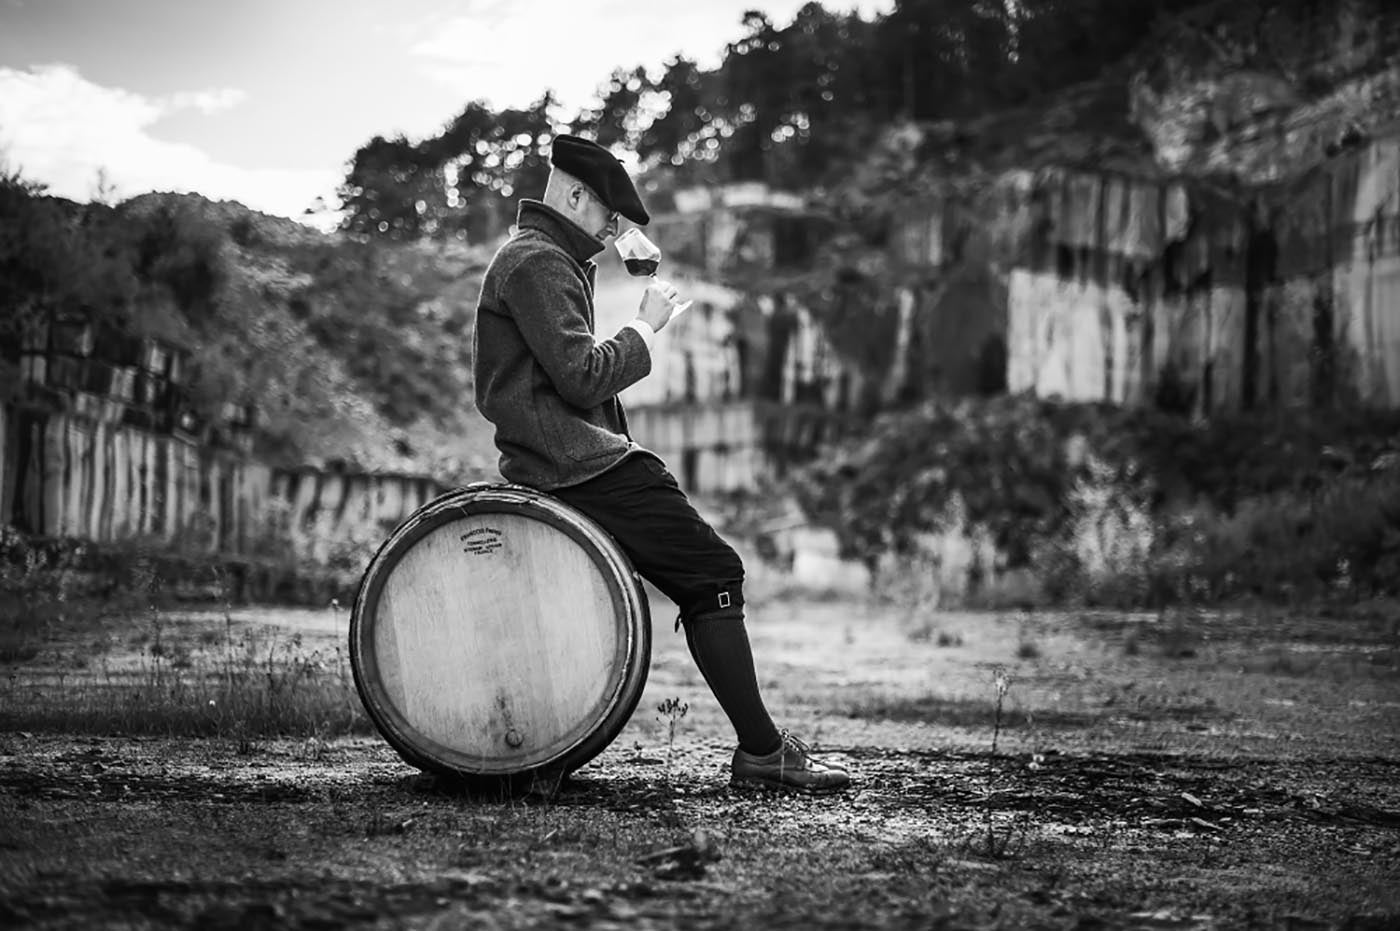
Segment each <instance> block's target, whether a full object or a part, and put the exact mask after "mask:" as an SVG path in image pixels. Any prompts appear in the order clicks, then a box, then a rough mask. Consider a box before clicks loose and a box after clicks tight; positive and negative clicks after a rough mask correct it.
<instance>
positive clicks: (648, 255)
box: [613, 227, 694, 320]
mask: <svg viewBox="0 0 1400 931" xmlns="http://www.w3.org/2000/svg"><path fill="white" fill-rule="evenodd" d="M613 245H614V246H616V247H617V253H618V255H620V256H622V264H623V265H625V266H627V273H628V274H629V275H635V276H636V277H638V278H646V277H649V278H651V279H652V280H653V281H655V280H656V270H657V268H659V267H660V265H661V250H660V249H659V248H657V246H656V244H655V243H654V242H652V241H651V240H650V239H647V237H646V234H645V233H643V232H642V231H641V230H639V229H637V228H636V227H633V228H632V229H629V230H627V231H626V232H624V233H623V234H622V235H621V236H619V237H617V240H616V241H615V242H614V243H613ZM692 303H694V302H693V301H685V302H684V303H681V304H678V305H676V309H675V310H674V311H672V312H671V319H672V320H674V319H676V317H678V316H680V314H681V313H682V312H683V311H685V310H686V309H687V308H689V307H690V305H691V304H692Z"/></svg>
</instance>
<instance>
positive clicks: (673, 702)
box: [656, 696, 690, 780]
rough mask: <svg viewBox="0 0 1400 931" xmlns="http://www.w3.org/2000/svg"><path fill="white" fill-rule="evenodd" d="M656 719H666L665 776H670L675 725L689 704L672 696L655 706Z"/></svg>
mask: <svg viewBox="0 0 1400 931" xmlns="http://www.w3.org/2000/svg"><path fill="white" fill-rule="evenodd" d="M656 711H657V713H658V718H657V719H658V720H665V721H666V778H667V779H668V780H669V779H670V778H671V755H672V753H673V751H674V750H675V746H676V726H677V725H678V724H679V723H680V721H681V719H682V718H684V717H685V716H686V712H688V711H690V704H689V703H688V702H683V701H681V700H680V699H679V698H677V697H675V696H672V697H670V698H668V699H666V700H665V701H663V702H661V703H660V704H659V705H657V706H656Z"/></svg>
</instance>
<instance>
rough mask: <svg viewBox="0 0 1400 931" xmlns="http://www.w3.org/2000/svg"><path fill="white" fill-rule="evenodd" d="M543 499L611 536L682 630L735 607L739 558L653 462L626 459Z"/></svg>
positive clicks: (739, 592) (740, 583)
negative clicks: (668, 603) (675, 613)
mask: <svg viewBox="0 0 1400 931" xmlns="http://www.w3.org/2000/svg"><path fill="white" fill-rule="evenodd" d="M549 494H551V495H553V496H554V497H556V498H558V499H559V500H561V501H563V502H564V503H565V504H568V505H570V506H572V507H574V508H577V509H578V510H579V511H582V512H583V513H584V514H586V515H587V516H588V517H590V518H592V519H593V520H594V521H596V522H597V523H598V524H599V525H601V526H602V528H603V529H604V530H606V531H607V532H608V533H609V534H611V535H612V537H613V539H614V540H616V541H617V544H618V546H620V547H621V548H622V551H623V552H624V553H626V554H627V558H628V559H630V560H631V561H632V565H633V567H634V568H635V569H636V570H637V572H638V573H639V574H640V575H641V576H642V578H644V579H646V580H647V581H648V582H650V583H651V584H653V585H655V586H656V587H657V588H658V589H660V591H661V592H662V593H663V594H664V595H665V596H666V597H667V598H670V599H671V600H672V601H674V602H675V603H676V605H677V607H679V608H680V615H681V619H682V620H683V621H685V622H686V623H687V624H689V623H690V621H692V620H694V619H696V618H699V617H705V616H709V615H712V614H730V613H738V612H739V610H740V609H741V608H742V606H743V604H744V564H743V562H742V561H741V560H740V559H739V554H738V553H736V552H734V548H733V547H731V546H730V545H729V544H728V543H726V542H724V540H723V539H722V538H721V537H720V535H719V534H717V533H716V532H715V530H714V528H713V527H711V526H710V525H709V523H707V522H706V521H705V519H704V518H703V517H701V516H700V515H699V514H698V513H697V512H696V510H695V508H694V507H693V506H692V505H691V503H690V499H689V498H687V497H686V494H685V492H684V491H682V490H681V487H680V485H679V484H678V483H677V482H676V479H675V476H673V475H672V474H671V473H670V472H669V471H668V470H667V469H666V466H665V465H664V464H663V463H662V462H661V460H660V459H657V458H656V457H655V456H653V455H651V454H649V453H639V454H635V455H631V456H628V457H627V458H626V459H624V460H623V461H622V462H620V463H618V464H617V465H616V466H614V467H613V468H611V469H609V470H608V471H606V472H604V473H603V474H602V475H599V476H597V477H596V478H592V479H589V480H588V481H586V482H583V483H581V484H578V485H572V486H570V487H568V488H556V489H553V490H551V491H550V492H549Z"/></svg>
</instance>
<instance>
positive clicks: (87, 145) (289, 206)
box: [0, 64, 339, 219]
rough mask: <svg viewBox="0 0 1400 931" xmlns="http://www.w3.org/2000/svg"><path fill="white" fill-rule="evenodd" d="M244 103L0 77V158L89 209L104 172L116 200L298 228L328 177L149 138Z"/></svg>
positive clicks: (81, 81) (51, 70) (48, 73)
mask: <svg viewBox="0 0 1400 931" xmlns="http://www.w3.org/2000/svg"><path fill="white" fill-rule="evenodd" d="M244 99H245V95H244V94H243V92H242V91H239V90H235V89H228V88H221V89H213V90H196V91H180V92H177V93H173V94H169V95H166V96H163V97H148V96H145V95H142V94H138V93H134V92H132V91H128V90H125V89H122V88H117V87H104V86H102V85H99V84H94V83H93V82H91V81H89V80H87V79H86V78H84V77H83V76H82V75H81V74H80V73H79V72H78V71H77V69H75V68H73V67H71V66H69V65H64V64H51V65H43V66H40V67H36V68H33V69H30V70H26V71H20V70H15V69H12V68H0V155H3V157H4V159H5V161H6V162H8V165H9V167H11V168H17V169H19V170H20V171H21V173H22V174H23V175H24V177H26V178H28V179H30V180H33V181H39V182H42V183H43V184H45V185H47V186H48V189H49V192H50V193H52V194H56V195H58V196H60V197H67V198H70V199H72V200H78V201H86V200H89V199H91V197H92V196H93V194H94V193H95V189H96V186H97V177H98V172H99V170H101V171H102V172H103V173H104V174H105V178H106V180H107V182H108V183H109V184H110V185H112V186H113V187H114V188H115V194H116V196H117V197H118V198H126V197H132V196H135V195H137V194H141V193H145V192H147V191H176V192H182V193H183V192H192V191H193V192H198V193H200V194H203V195H204V196H205V197H209V198H211V199H214V200H237V201H241V202H242V203H244V204H246V205H247V206H249V207H252V208H254V209H256V210H261V211H264V212H266V213H271V214H276V215H280V216H290V217H293V218H297V219H299V218H300V214H301V212H302V210H304V209H305V208H306V207H307V206H308V205H309V204H310V203H311V201H312V200H313V199H314V198H315V197H316V196H317V195H318V194H319V195H322V196H328V195H330V194H331V193H332V192H333V191H334V188H335V184H336V182H337V181H338V180H339V178H338V176H337V174H336V172H335V171H334V170H331V171H324V172H322V171H284V170H273V169H248V168H242V167H239V166H235V165H229V164H226V163H222V162H219V161H217V160H215V159H214V158H212V157H211V156H210V155H209V154H208V153H207V152H204V151H203V150H201V149H199V148H198V147H196V146H193V145H189V144H188V143H182V142H172V141H169V140H164V139H158V138H156V137H155V136H153V135H152V134H151V132H150V130H151V127H152V126H154V125H155V124H156V123H158V122H159V121H160V120H161V119H162V118H163V117H166V116H169V115H170V114H172V113H176V112H179V111H183V110H197V111H199V112H201V113H205V114H214V113H217V112H219V111H222V110H227V109H229V108H231V107H235V106H238V105H239V104H240V103H242V102H243V100H244Z"/></svg>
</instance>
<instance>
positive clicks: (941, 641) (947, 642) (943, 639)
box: [934, 630, 963, 647]
mask: <svg viewBox="0 0 1400 931" xmlns="http://www.w3.org/2000/svg"><path fill="white" fill-rule="evenodd" d="M934 643H935V644H937V645H938V646H940V647H960V646H962V645H963V638H962V634H959V633H952V632H949V631H946V630H940V631H939V632H938V637H937V639H936V640H934Z"/></svg>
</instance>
